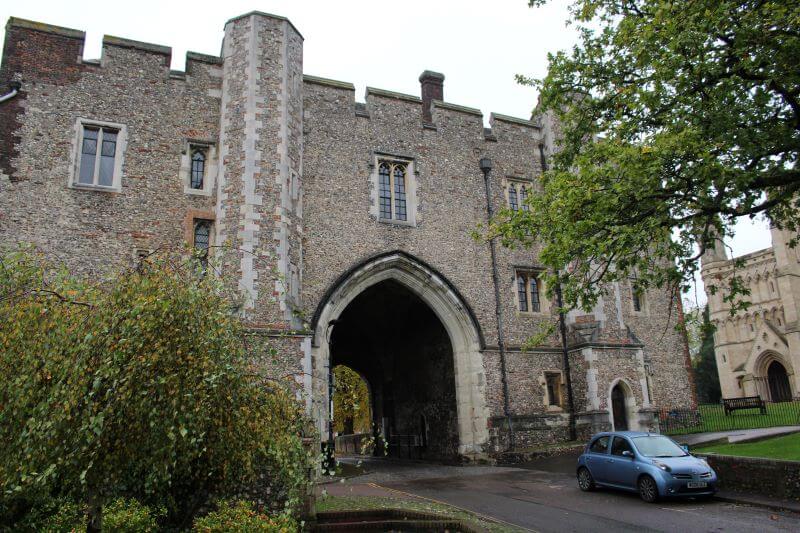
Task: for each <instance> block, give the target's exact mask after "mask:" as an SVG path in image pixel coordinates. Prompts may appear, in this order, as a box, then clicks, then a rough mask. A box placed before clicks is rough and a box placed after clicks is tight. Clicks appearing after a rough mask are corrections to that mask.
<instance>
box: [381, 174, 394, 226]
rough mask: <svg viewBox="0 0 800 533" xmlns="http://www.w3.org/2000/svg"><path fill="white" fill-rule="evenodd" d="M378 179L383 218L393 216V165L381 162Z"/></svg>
mask: <svg viewBox="0 0 800 533" xmlns="http://www.w3.org/2000/svg"><path fill="white" fill-rule="evenodd" d="M378 181H379V185H380V193H381V196H380V209H381V218H386V219H391V218H392V167H391V165H389V164H388V163H381V166H380V169H378Z"/></svg>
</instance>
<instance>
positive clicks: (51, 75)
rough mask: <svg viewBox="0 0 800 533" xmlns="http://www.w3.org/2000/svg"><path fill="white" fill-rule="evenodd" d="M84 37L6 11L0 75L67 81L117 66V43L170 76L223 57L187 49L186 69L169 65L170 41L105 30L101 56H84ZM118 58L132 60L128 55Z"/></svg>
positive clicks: (182, 76)
mask: <svg viewBox="0 0 800 533" xmlns="http://www.w3.org/2000/svg"><path fill="white" fill-rule="evenodd" d="M85 42H86V32H84V31H81V30H76V29H72V28H65V27H62V26H54V25H52V24H45V23H43V22H36V21H32V20H26V19H22V18H17V17H10V18H9V19H8V22H7V24H6V39H5V45H4V52H3V65H2V68H1V69H0V74H2V77H3V78H10V77H11V76H14V75H15V74H16V75H17V77H22V79H23V83H24V82H25V80H28V81H34V82H41V83H53V84H56V85H60V84H63V83H71V82H74V81H76V80H77V77H78V76H79V74H80V73H81V72H85V71H89V70H96V69H98V68H106V67H111V66H116V67H119V66H121V65H119V64H117V63H115V61H116V56H118V54H114V53H113V52H114V51H115V50H118V49H122V50H126V51H129V52H133V53H134V54H137V55H138V54H141V58H142V59H143V60H145V61H146V59H147V58H154V59H155V64H156V65H160V66H161V67H162V70H161V72H160V74H161V75H162V76H163V77H164V78H170V79H178V80H186V79H187V75H188V76H192V75H195V74H199V73H200V69H208V68H219V67H220V66H221V65H222V63H223V60H222V58H221V57H217V56H211V55H207V54H201V53H198V52H191V51H189V52H186V68H185V71H176V70H170V62H171V60H172V48H171V47H169V46H164V45H160V44H155V43H146V42H142V41H136V40H133V39H127V38H124V37H117V36H114V35H104V36H103V42H102V53H101V57H100V58H99V59H84V58H83V51H84V45H85ZM22 43H25V44H24V45H22ZM121 60H122V61H125V62H128V61H134V60H133V59H132V58H131V57H130V56H127V57H125V58H124V59H121ZM122 66H123V67H124V66H126V65H122ZM130 66H133V65H132V64H131V65H130Z"/></svg>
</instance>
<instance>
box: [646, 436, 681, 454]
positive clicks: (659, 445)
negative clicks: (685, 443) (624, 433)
mask: <svg viewBox="0 0 800 533" xmlns="http://www.w3.org/2000/svg"><path fill="white" fill-rule="evenodd" d="M633 445H634V446H636V449H637V450H639V453H640V454H642V455H644V456H645V457H684V456H686V455H689V454H687V453H686V452H685V451H683V448H681V447H680V446H678V445H677V444H675V443H674V442H672V440H671V439H668V438H667V437H662V436H660V435H648V436H646V437H633Z"/></svg>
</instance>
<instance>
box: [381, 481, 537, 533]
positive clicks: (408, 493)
mask: <svg viewBox="0 0 800 533" xmlns="http://www.w3.org/2000/svg"><path fill="white" fill-rule="evenodd" d="M367 485H369V486H371V487H375V488H378V489H383V490H388V491H390V492H396V493H397V494H402V495H403V496H411V497H413V498H419V499H421V500H428V501H429V502H433V503H438V504H439V505H446V506H448V507H452V508H454V509H458V510H459V511H464V512H466V513H469V514H474V515H475V516H479V517H480V518H483V519H484V520H488V521H489V522H497V523H499V524H505V525H507V526H512V527H518V528H520V529H524V530H525V531H530V532H531V533H540V532H539V531H537V530H535V529H530V528H527V527H525V526H521V525H519V524H512V523H511V522H506V521H505V520H501V519H499V518H495V517H493V516H488V515H485V514H481V513H478V512H476V511H472V510H470V509H465V508H463V507H459V506H458V505H453V504H452V503H447V502H443V501H440V500H436V499H434V498H427V497H425V496H420V495H419V494H413V493H410V492H403V491H402V490H397V489H392V488H389V487H384V486H383V485H378V484H377V483H367Z"/></svg>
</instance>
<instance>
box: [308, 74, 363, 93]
mask: <svg viewBox="0 0 800 533" xmlns="http://www.w3.org/2000/svg"><path fill="white" fill-rule="evenodd" d="M303 81H304V82H305V83H314V84H316V85H325V86H326V87H335V88H337V89H345V90H348V91H355V90H356V86H355V85H353V84H352V83H349V82H346V81H339V80H332V79H329V78H321V77H319V76H312V75H310V74H303Z"/></svg>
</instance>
